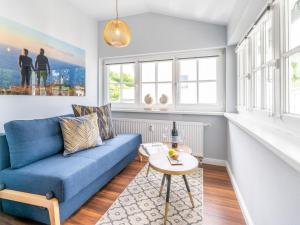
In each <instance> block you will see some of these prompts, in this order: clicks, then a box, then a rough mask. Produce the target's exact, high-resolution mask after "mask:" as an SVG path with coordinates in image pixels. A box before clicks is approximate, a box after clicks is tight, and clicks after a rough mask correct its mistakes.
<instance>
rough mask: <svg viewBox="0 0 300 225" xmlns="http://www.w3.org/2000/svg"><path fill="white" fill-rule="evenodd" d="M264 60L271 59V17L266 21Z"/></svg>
mask: <svg viewBox="0 0 300 225" xmlns="http://www.w3.org/2000/svg"><path fill="white" fill-rule="evenodd" d="M265 29H266V31H265V32H266V40H265V43H266V62H269V61H270V60H272V59H273V34H272V32H273V29H272V19H271V17H270V18H269V19H268V20H267V22H266V27H265Z"/></svg>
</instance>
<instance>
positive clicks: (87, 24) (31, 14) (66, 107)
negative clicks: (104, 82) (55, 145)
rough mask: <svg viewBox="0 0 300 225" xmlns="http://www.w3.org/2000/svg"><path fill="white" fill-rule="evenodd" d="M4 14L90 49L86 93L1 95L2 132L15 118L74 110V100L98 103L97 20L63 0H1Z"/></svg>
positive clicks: (27, 117) (87, 57) (84, 102)
mask: <svg viewBox="0 0 300 225" xmlns="http://www.w3.org/2000/svg"><path fill="white" fill-rule="evenodd" d="M0 6H1V7H0V15H1V16H3V17H6V18H9V19H12V20H15V21H17V22H19V23H22V24H24V25H26V26H29V27H31V28H34V29H37V30H39V31H41V32H44V33H46V34H48V35H51V36H53V37H55V38H58V39H60V40H63V41H65V42H67V43H70V44H72V45H75V46H78V47H80V48H82V49H85V50H86V87H87V90H86V97H42V96H35V97H32V96H0V107H1V112H0V132H1V131H3V124H4V123H5V122H7V121H10V120H15V119H29V118H41V117H48V116H52V115H61V114H65V113H69V112H71V106H70V105H71V104H72V103H82V104H91V105H96V104H97V63H98V61H97V44H98V40H97V35H98V33H97V32H98V30H97V22H96V21H94V20H93V19H90V18H89V17H88V16H86V15H84V14H83V13H82V12H80V11H79V10H77V9H76V8H73V7H72V6H71V5H70V4H67V3H65V2H64V1H60V0H50V1H49V0H21V1H20V0H0Z"/></svg>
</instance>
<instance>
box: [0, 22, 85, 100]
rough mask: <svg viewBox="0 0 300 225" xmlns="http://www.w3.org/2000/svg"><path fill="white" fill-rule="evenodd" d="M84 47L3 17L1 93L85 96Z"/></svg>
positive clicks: (0, 35)
mask: <svg viewBox="0 0 300 225" xmlns="http://www.w3.org/2000/svg"><path fill="white" fill-rule="evenodd" d="M85 77H86V69H85V50H83V49H81V48H79V47H76V46H73V45H71V44H69V43H66V42H64V41H61V40H58V39H56V38H54V37H52V36H49V35H47V34H45V33H42V32H40V31H37V30H34V29H32V28H30V27H27V26H24V25H22V24H19V23H17V22H14V21H12V20H8V19H6V18H3V17H0V95H33V96H37V95H42V96H85V94H86V87H85Z"/></svg>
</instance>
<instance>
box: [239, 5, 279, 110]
mask: <svg viewBox="0 0 300 225" xmlns="http://www.w3.org/2000/svg"><path fill="white" fill-rule="evenodd" d="M274 12H275V10H272V11H271V12H268V13H266V14H265V15H264V16H263V17H262V18H261V20H260V21H259V22H258V23H257V24H256V26H255V27H254V29H253V30H252V31H251V32H250V34H249V35H248V37H247V39H245V40H244V41H243V42H242V43H241V44H240V46H239V47H238V48H237V50H236V52H237V54H238V57H239V60H238V79H245V81H244V87H243V88H244V90H243V91H241V88H242V87H240V83H239V82H238V90H240V91H239V92H238V93H239V96H238V99H242V98H244V99H245V100H244V101H245V102H244V104H243V105H241V104H239V105H238V111H239V112H253V113H256V114H260V115H267V116H272V115H273V114H274V113H275V105H276V104H275V75H274V74H275V66H276V60H275V48H276V47H277V43H276V40H275V32H276V29H275V27H276V24H275V19H274V18H275V16H276V15H274V14H275V13H274ZM269 19H270V20H271V23H272V33H271V35H272V39H273V43H272V45H273V46H272V47H273V52H272V57H271V59H270V60H268V61H267V59H266V54H267V52H266V51H267V49H266V48H267V45H266V23H267V20H269ZM257 32H260V42H261V49H260V50H261V53H260V56H261V59H260V65H256V59H257V58H256V57H257V56H256V49H255V48H256V43H255V41H256V34H257ZM245 48H248V50H247V51H246V49H245ZM245 52H246V53H245ZM247 52H248V57H246V60H247V62H245V54H247ZM241 61H242V62H241ZM246 65H248V67H246V70H248V71H246V70H245V66H246ZM241 67H243V68H242V69H241ZM267 68H269V69H272V70H273V82H272V103H271V104H272V107H271V108H270V109H267V108H266V98H267V94H266V85H267V83H266V78H267V74H266V71H267ZM258 71H260V73H261V82H260V90H259V91H260V100H261V104H260V106H259V107H257V106H256V95H257V92H256V91H257V90H256V81H255V79H256V73H257V72H258ZM247 89H248V92H247ZM241 95H243V96H241ZM239 103H241V101H240V100H239Z"/></svg>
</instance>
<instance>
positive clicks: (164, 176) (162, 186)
mask: <svg viewBox="0 0 300 225" xmlns="http://www.w3.org/2000/svg"><path fill="white" fill-rule="evenodd" d="M165 180H166V174H164V175H163V178H162V181H161V186H160V190H159V196H161V193H162V191H163V189H164V185H165Z"/></svg>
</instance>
